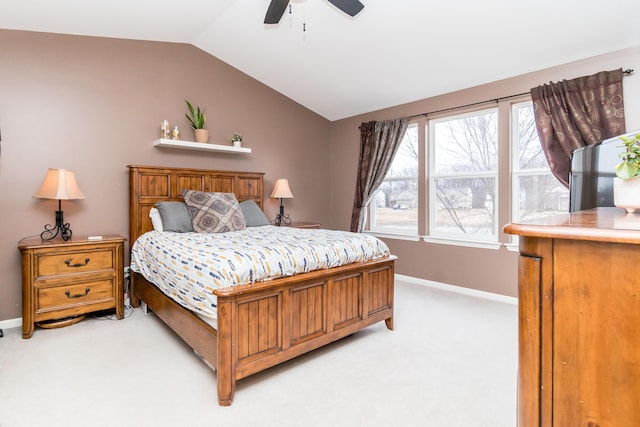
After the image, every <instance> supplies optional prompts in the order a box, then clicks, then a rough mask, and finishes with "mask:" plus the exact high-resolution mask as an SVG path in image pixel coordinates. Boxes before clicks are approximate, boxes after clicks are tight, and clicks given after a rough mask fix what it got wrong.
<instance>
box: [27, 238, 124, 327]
mask: <svg viewBox="0 0 640 427" xmlns="http://www.w3.org/2000/svg"><path fill="white" fill-rule="evenodd" d="M125 240H126V239H125V238H124V237H121V236H115V235H114V236H104V237H103V239H102V240H89V239H87V238H82V237H79V238H75V237H74V238H73V239H71V240H69V241H66V242H65V241H63V240H53V241H46V242H43V241H42V240H41V239H40V238H35V239H29V240H25V241H23V242H21V244H20V245H19V246H18V248H19V249H20V252H21V253H22V337H23V338H30V337H31V335H32V334H33V330H34V324H36V323H38V324H39V325H40V326H42V327H45V328H46V327H48V328H52V327H60V326H66V325H69V324H73V323H75V322H77V321H79V320H81V319H82V317H83V315H84V314H86V313H90V312H94V311H101V310H107V309H115V312H116V316H117V317H118V318H119V319H122V318H123V317H124V241H125Z"/></svg>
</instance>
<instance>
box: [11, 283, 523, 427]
mask: <svg viewBox="0 0 640 427" xmlns="http://www.w3.org/2000/svg"><path fill="white" fill-rule="evenodd" d="M395 303H396V312H395V320H394V323H395V330H394V331H389V330H387V329H386V327H385V326H384V323H381V324H377V325H374V326H372V327H370V328H368V329H366V330H364V331H361V332H359V333H357V334H355V335H353V336H351V337H348V338H345V339H343V340H342V341H339V342H337V343H335V344H333V345H330V346H328V347H326V348H323V349H320V350H317V351H315V352H312V353H310V354H307V355H305V356H302V357H299V358H297V359H296V360H293V361H290V362H287V363H284V364H282V365H279V366H277V367H275V368H272V369H270V370H268V371H266V372H262V373H259V374H257V375H254V376H252V377H249V378H247V379H244V380H241V381H239V383H238V386H237V389H236V394H235V399H234V402H233V405H232V406H231V407H219V406H218V404H217V397H216V382H215V380H216V379H215V373H214V372H213V371H211V370H210V369H209V368H208V367H207V366H206V365H205V364H204V363H203V362H201V361H200V360H199V359H198V358H197V357H196V356H195V355H194V353H193V352H192V351H191V350H190V349H189V348H188V347H187V346H186V345H184V344H183V343H182V341H180V340H179V338H177V337H176V336H175V335H174V334H173V332H171V331H170V330H169V329H168V328H166V327H165V326H164V325H163V324H162V322H161V321H160V320H159V319H157V318H156V317H155V316H154V315H153V314H150V315H144V314H143V313H142V311H141V310H140V309H136V310H133V312H132V313H131V315H130V316H129V317H127V318H126V319H124V320H101V319H98V318H88V319H86V320H84V321H82V322H80V323H78V324H76V325H73V326H70V327H67V328H61V329H52V330H43V329H36V331H35V333H34V335H33V337H32V338H31V339H29V340H23V339H22V338H21V330H20V328H13V329H8V330H5V331H4V332H5V337H4V338H0V426H1V427H39V426H47V427H54V426H64V427H75V426H83V427H86V426H93V427H97V426H260V427H266V426H295V427H300V426H309V427H314V426H389V425H392V426H429V427H457V426H461V427H462V426H464V427H470V426H473V427H483V426H486V427H501V426H505V427H511V426H513V425H515V419H516V415H515V414H516V409H515V408H516V369H517V307H516V306H515V305H512V304H508V303H503V302H496V301H491V300H486V299H481V298H476V297H472V296H466V295H461V294H457V293H452V292H447V291H443V290H438V289H432V288H428V287H424V286H420V285H417V284H410V283H403V282H402V281H397V282H396V300H395Z"/></svg>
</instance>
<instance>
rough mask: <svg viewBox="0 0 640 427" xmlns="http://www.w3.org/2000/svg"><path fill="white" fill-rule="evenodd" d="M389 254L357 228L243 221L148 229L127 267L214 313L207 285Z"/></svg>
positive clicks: (247, 280) (178, 297) (201, 310)
mask: <svg viewBox="0 0 640 427" xmlns="http://www.w3.org/2000/svg"><path fill="white" fill-rule="evenodd" d="M388 254H389V248H388V247H387V246H386V245H385V244H384V243H383V242H382V241H381V240H379V239H377V238H375V237H373V236H369V235H366V234H361V233H350V232H346V231H335V230H317V229H315V230H311V229H299V228H292V227H276V226H271V225H267V226H263V227H248V228H246V229H245V230H242V231H232V232H227V233H214V234H200V233H171V232H159V231H150V232H148V233H145V234H143V235H142V236H140V237H139V238H138V239H137V240H136V241H135V243H134V244H133V247H132V249H131V269H132V270H133V271H136V272H139V273H141V274H142V275H143V276H144V277H145V278H146V279H147V280H149V281H150V282H152V283H154V284H155V285H156V286H158V288H160V289H161V290H162V291H163V292H164V293H165V294H167V295H169V296H170V297H171V298H173V299H174V300H175V301H177V302H178V303H180V304H181V305H183V306H184V307H186V308H188V309H189V310H192V311H194V312H196V313H197V314H199V315H201V316H204V317H207V318H210V319H215V308H216V297H215V295H214V294H213V292H212V291H213V290H214V289H217V288H224V287H228V286H233V285H238V284H245V283H254V282H258V281H263V280H270V279H275V278H278V277H284V276H292V275H294V274H298V273H305V272H309V271H313V270H320V269H327V268H332V267H337V266H340V265H346V264H351V263H354V262H361V261H369V260H372V259H375V258H380V257H383V256H386V255H388Z"/></svg>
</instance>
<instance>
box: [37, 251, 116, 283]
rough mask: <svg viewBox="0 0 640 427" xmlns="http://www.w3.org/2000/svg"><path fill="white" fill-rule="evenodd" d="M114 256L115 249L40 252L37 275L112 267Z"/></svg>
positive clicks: (72, 272)
mask: <svg viewBox="0 0 640 427" xmlns="http://www.w3.org/2000/svg"><path fill="white" fill-rule="evenodd" d="M113 258H114V256H113V251H111V250H104V249H97V250H95V251H76V252H69V253H62V254H60V253H47V254H38V255H37V257H36V263H37V266H36V277H44V276H57V275H61V274H74V273H82V272H85V271H98V270H106V269H112V268H113Z"/></svg>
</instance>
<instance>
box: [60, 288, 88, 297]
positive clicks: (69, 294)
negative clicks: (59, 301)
mask: <svg viewBox="0 0 640 427" xmlns="http://www.w3.org/2000/svg"><path fill="white" fill-rule="evenodd" d="M90 290H91V289H89V288H85V290H84V294H75V295H71V291H66V292H65V293H64V294H65V295H66V296H67V298H82V297H86V296H87V295H89V291H90Z"/></svg>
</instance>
